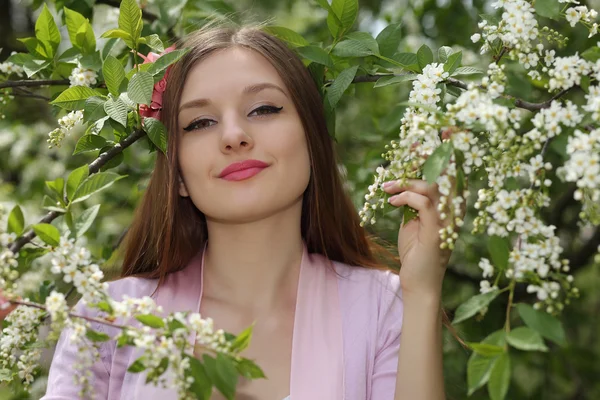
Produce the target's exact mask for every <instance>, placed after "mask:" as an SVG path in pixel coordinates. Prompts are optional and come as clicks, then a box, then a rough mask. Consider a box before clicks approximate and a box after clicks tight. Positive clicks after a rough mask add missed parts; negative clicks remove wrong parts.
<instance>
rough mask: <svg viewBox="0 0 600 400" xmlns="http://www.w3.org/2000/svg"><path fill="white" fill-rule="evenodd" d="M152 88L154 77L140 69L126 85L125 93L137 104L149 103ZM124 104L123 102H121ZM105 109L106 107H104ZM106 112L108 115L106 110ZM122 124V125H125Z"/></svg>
mask: <svg viewBox="0 0 600 400" xmlns="http://www.w3.org/2000/svg"><path fill="white" fill-rule="evenodd" d="M153 90H154V79H153V78H152V75H150V74H149V73H148V72H144V71H140V72H137V73H135V74H134V75H133V76H132V77H131V80H130V81H129V84H128V85H127V95H128V96H129V98H130V99H131V100H133V101H135V102H136V103H137V104H150V101H152V91H153ZM123 106H125V104H123ZM105 109H106V108H105ZM107 114H108V115H110V114H109V113H108V111H107ZM126 124H127V122H125V124H123V126H125V125H126Z"/></svg>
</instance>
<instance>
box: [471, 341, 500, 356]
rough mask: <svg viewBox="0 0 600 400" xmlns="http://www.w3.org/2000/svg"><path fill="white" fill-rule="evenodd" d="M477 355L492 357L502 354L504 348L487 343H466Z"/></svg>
mask: <svg viewBox="0 0 600 400" xmlns="http://www.w3.org/2000/svg"><path fill="white" fill-rule="evenodd" d="M467 344H468V345H469V347H470V348H471V349H472V350H473V351H474V352H475V353H477V354H479V355H481V356H484V357H494V356H498V355H500V354H502V353H504V347H502V346H498V345H495V344H488V343H470V342H468V343H467Z"/></svg>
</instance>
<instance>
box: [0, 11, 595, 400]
mask: <svg viewBox="0 0 600 400" xmlns="http://www.w3.org/2000/svg"><path fill="white" fill-rule="evenodd" d="M43 3H44V2H42V1H27V0H22V1H20V0H0V48H1V49H2V50H1V52H0V63H1V62H2V61H4V60H5V59H6V58H7V57H8V56H9V55H10V54H11V52H13V51H16V52H22V51H26V48H25V46H24V45H23V44H22V43H21V42H19V41H17V38H22V37H28V36H33V35H34V25H35V21H36V18H37V15H39V12H40V10H41V8H40V5H41V4H43ZM45 3H46V4H47V5H48V7H49V8H50V10H51V11H52V12H53V14H54V15H55V16H56V15H57V14H56V12H55V10H56V8H57V7H58V8H60V7H62V5H66V6H68V7H69V8H71V9H74V10H76V11H78V12H80V13H82V14H83V15H85V16H86V17H88V18H90V20H91V22H92V25H93V27H94V30H95V33H96V36H99V35H100V34H101V33H102V32H104V31H106V30H107V29H110V28H113V27H116V25H117V18H118V3H119V2H118V1H117V0H98V1H94V0H58V1H56V2H54V1H47V2H45ZM491 3H492V2H491V1H484V0H414V1H407V0H360V1H359V4H360V12H359V17H358V20H357V28H358V29H360V30H363V31H369V32H371V33H372V34H373V35H376V34H377V33H378V32H379V31H381V30H382V29H383V28H384V27H385V26H386V25H388V24H389V23H392V22H401V23H402V35H403V41H402V43H401V46H402V47H403V51H408V52H416V50H417V49H418V48H419V47H420V46H421V45H422V44H428V45H429V46H430V47H431V48H432V49H434V52H435V51H436V49H437V48H439V47H440V46H442V45H446V46H451V47H452V48H453V49H455V50H462V51H463V65H466V66H477V67H479V68H481V69H483V70H485V69H486V67H487V65H488V64H489V60H490V58H489V55H479V54H478V46H477V45H474V44H473V43H472V42H471V40H470V37H471V35H472V34H474V33H475V32H477V22H478V16H479V14H484V13H493V12H494V9H493V7H492V6H491ZM141 5H142V6H143V7H144V11H145V14H144V15H145V17H146V20H147V21H148V22H149V23H147V24H146V26H145V28H144V29H145V32H144V33H143V35H146V34H149V33H158V34H159V35H161V37H162V38H163V39H167V38H169V37H173V35H177V36H183V35H184V34H185V33H186V32H189V31H191V30H193V29H195V28H197V27H199V26H201V25H202V24H204V23H205V21H206V18H207V17H209V16H211V15H221V14H222V15H231V17H232V18H234V19H238V20H241V21H246V20H250V21H255V22H256V21H258V22H261V21H269V22H270V23H272V24H275V25H281V26H285V27H288V28H291V29H293V30H295V31H297V32H300V33H301V34H303V35H304V37H306V38H307V39H308V40H309V41H310V42H313V43H314V42H327V43H329V42H328V41H329V32H328V29H327V24H326V13H325V12H324V11H323V10H322V9H321V8H319V7H318V5H317V4H316V2H314V1H311V0H189V1H187V2H186V1H182V0H165V1H160V0H154V1H145V0H141ZM587 5H588V7H590V8H594V9H599V8H600V2H598V1H596V2H595V3H588V4H587ZM57 22H59V21H57ZM61 25H62V24H61V23H60V22H59V27H60V26H61ZM561 26H563V27H564V24H563V25H561ZM558 29H559V31H560V29H562V28H560V27H558ZM61 33H62V34H63V36H64V37H65V39H66V41H63V43H62V44H61V46H63V47H64V46H67V45H69V41H68V36H67V33H66V29H64V27H62V28H61ZM562 33H564V34H565V35H567V36H568V37H569V43H568V47H569V48H573V47H575V48H578V49H585V48H587V47H589V46H590V45H592V44H593V43H587V42H589V40H588V39H587V34H588V32H587V31H586V30H585V29H583V28H581V27H580V26H578V27H576V28H574V29H571V28H569V31H568V32H566V31H565V32H562ZM103 43H104V42H103V39H98V48H102V45H103ZM572 46H573V47H572ZM62 50H64V48H61V49H59V52H61V51H62ZM564 50H568V48H567V49H564ZM564 50H562V51H564ZM560 54H561V50H557V55H560ZM569 54H570V53H569ZM511 68H513V67H511ZM514 68H518V66H516V67H514ZM509 76H510V77H511V78H510V79H515V80H518V81H514V82H512V83H513V84H515V85H514V86H515V87H517V90H516V91H515V92H513V93H511V94H513V95H515V96H517V97H521V98H523V99H527V100H528V101H540V100H546V98H547V94H546V96H544V94H543V91H541V90H538V89H537V88H535V87H533V86H532V85H531V84H530V83H529V82H528V81H527V80H525V79H523V78H522V77H524V76H525V74H521V78H519V77H518V76H517V74H514V75H509ZM5 79H6V75H3V74H2V73H1V72H0V82H2V81H4V80H5ZM13 79H14V78H13ZM410 88H411V86H410V83H406V84H402V85H393V86H388V87H383V88H378V89H377V90H373V83H361V84H354V85H352V87H351V89H350V91H349V93H348V94H347V95H346V96H344V98H343V99H342V101H341V103H340V106H339V108H338V111H337V130H336V142H337V143H336V146H337V151H338V154H339V160H340V163H339V167H340V170H341V171H342V173H343V174H344V175H345V176H346V179H347V189H348V191H349V193H350V194H351V196H352V198H353V200H354V202H355V204H356V207H357V210H358V209H359V208H361V207H362V204H363V201H364V194H365V193H366V188H367V186H368V185H369V184H371V183H372V175H373V173H374V171H375V168H376V167H377V166H378V165H380V164H381V163H382V161H383V160H382V158H381V153H382V151H383V149H384V146H385V144H387V143H389V141H390V140H391V139H394V138H396V137H397V132H398V128H399V125H400V119H401V117H402V112H403V106H401V105H399V103H401V102H403V101H406V99H407V97H408V93H409V91H410ZM64 89H65V86H58V87H46V88H43V89H32V90H31V91H29V90H20V91H18V93H17V92H14V91H11V90H0V96H2V97H0V115H2V119H0V203H1V204H3V205H4V206H5V208H6V209H8V210H10V209H11V208H12V206H13V205H14V204H16V203H18V204H20V205H21V206H22V208H23V210H24V213H25V216H26V222H27V223H33V222H35V221H37V220H38V219H39V218H40V217H41V216H42V215H43V214H45V212H44V211H43V210H42V208H41V204H42V197H43V194H44V181H46V180H53V179H56V178H58V177H61V176H62V177H64V176H66V174H67V173H68V172H69V171H71V170H72V169H74V168H76V167H78V166H80V165H82V164H84V163H87V162H89V161H91V160H92V158H93V156H92V155H91V154H89V153H85V154H79V155H75V156H72V155H71V154H72V153H73V149H74V146H75V143H76V141H77V138H78V137H79V136H80V134H82V133H83V132H81V131H80V132H72V133H71V135H70V136H68V137H67V138H66V139H65V141H64V142H63V145H62V147H61V148H58V149H56V148H53V149H49V148H48V144H47V143H46V139H47V138H48V133H49V132H50V131H52V130H53V129H54V128H55V127H56V126H57V123H56V120H57V118H58V117H59V116H60V115H59V116H57V115H56V114H54V112H55V111H53V110H52V108H51V107H50V106H49V105H48V104H47V101H46V100H45V99H44V97H52V95H53V94H55V93H56V92H57V91H61V90H64ZM10 96H14V97H10ZM61 115H62V114H61ZM562 146H564V143H563V144H562ZM560 147H561V144H560V143H558V144H555V145H553V146H552V149H551V151H550V152H549V153H548V157H550V158H554V159H556V160H559V159H560V158H561V157H562V153H563V152H564V150H562V149H561V148H560ZM561 150H562V151H561ZM154 157H155V153H151V152H149V150H148V146H147V144H146V143H145V141H140V142H138V143H136V144H135V145H134V146H132V147H130V148H129V149H127V150H126V151H125V152H124V157H123V161H122V162H121V164H120V165H118V166H117V167H116V168H117V169H118V172H119V173H120V174H127V175H128V178H126V179H123V180H120V181H118V182H117V183H116V184H115V185H114V186H113V187H111V188H110V189H109V190H106V191H103V192H101V193H100V194H98V195H96V196H94V197H92V198H91V199H89V200H87V206H88V207H89V206H90V205H92V204H98V203H100V204H102V206H101V208H100V213H99V216H98V218H97V220H96V223H95V224H94V225H93V226H92V227H91V228H90V230H89V231H88V233H87V234H86V237H87V241H88V244H87V245H88V247H89V248H90V250H91V251H92V253H93V255H94V257H96V258H98V259H104V260H107V259H109V258H110V256H111V254H112V252H113V250H114V248H115V247H116V245H117V243H118V241H119V239H120V237H121V235H122V234H123V232H124V230H125V229H126V227H127V226H128V224H129V222H130V220H131V218H132V211H133V208H134V207H135V205H136V204H137V202H138V200H139V199H140V196H141V194H142V192H143V190H144V187H145V185H146V182H147V179H148V177H149V173H150V171H151V169H152V166H153V162H154ZM554 164H555V165H556V164H559V163H558V162H556V163H554ZM478 185H480V183H479V182H478V181H477V179H473V181H472V182H470V186H471V189H472V190H471V191H472V193H476V189H477V187H478ZM573 191H574V187H573V186H570V185H567V184H562V183H560V182H557V183H556V184H555V185H553V187H552V198H553V202H552V204H551V206H550V207H549V208H548V209H546V214H545V215H544V219H545V220H546V222H547V223H551V224H554V225H555V226H557V227H558V232H560V236H561V240H562V245H563V247H564V248H565V254H564V256H565V258H568V259H569V260H570V264H571V266H572V272H573V275H574V277H575V285H576V286H577V287H579V289H580V291H581V297H580V298H579V299H577V300H576V301H575V302H573V303H572V304H571V305H569V306H567V307H566V309H565V311H564V313H563V315H562V320H563V323H564V327H565V329H566V332H567V338H568V341H569V345H568V346H567V347H565V348H560V347H557V346H556V345H554V344H553V343H549V346H551V351H550V352H548V353H534V352H527V353H525V352H521V353H519V352H515V353H514V356H513V357H512V363H513V368H512V369H513V376H512V378H511V379H512V381H511V388H510V391H509V394H508V396H507V399H511V400H521V399H544V400H555V399H556V400H559V399H560V400H563V399H565V400H566V399H569V400H578V399H600V340H598V336H599V335H600V318H599V316H600V263H599V262H596V263H594V254H595V252H596V249H597V247H598V244H600V230H599V229H598V228H597V227H596V228H594V227H588V226H579V225H578V224H577V223H576V217H577V214H578V213H579V205H578V203H577V202H575V201H574V200H573ZM471 200H472V199H471ZM470 203H471V204H470V205H471V206H472V203H473V201H470ZM83 206H85V204H84V205H83ZM473 216H474V212H473V210H472V209H471V210H470V211H469V217H468V218H467V223H466V224H465V227H464V228H463V233H464V234H463V236H462V237H461V239H459V241H458V243H457V249H456V250H455V252H454V254H453V257H452V259H451V263H450V264H451V265H450V267H449V270H448V273H447V279H446V280H445V284H444V306H445V307H446V309H447V311H448V312H449V313H450V315H452V312H453V310H455V309H456V307H457V306H458V305H459V304H460V303H462V302H463V301H464V300H466V299H467V298H469V297H471V296H472V295H473V294H476V293H477V292H478V291H479V281H480V280H481V276H480V272H481V271H480V270H479V268H478V267H477V262H478V260H479V259H480V258H481V257H484V256H487V243H486V239H485V238H483V237H478V236H474V235H470V234H469V231H470V229H471V225H470V224H469V221H471V220H472V218H473ZM399 221H400V216H399V215H398V214H396V213H390V214H389V215H388V216H387V217H386V218H381V219H380V221H379V222H378V224H377V226H375V227H373V228H369V229H372V230H373V231H374V232H375V233H376V234H378V235H380V236H381V237H382V238H383V239H385V240H388V241H390V242H392V243H393V242H395V240H396V235H397V229H398V223H399ZM38 267H39V268H44V267H45V266H44V265H43V264H41V263H40V265H39V266H38ZM116 273H117V271H115V270H111V269H107V271H106V274H107V275H108V277H111V276H115V274H116ZM35 282H36V281H35V276H32V284H33V285H35V284H36V283H35ZM515 301H516V302H520V301H525V302H532V295H530V294H527V293H526V291H525V288H524V287H521V288H519V290H518V291H517V293H516V299H515ZM505 311H506V304H505V303H503V301H502V300H501V301H496V302H495V303H493V304H492V306H491V307H490V309H489V310H488V313H487V314H486V315H485V317H484V318H479V320H475V319H472V320H469V321H467V322H465V323H462V324H461V325H460V326H458V327H457V329H458V333H459V335H460V336H461V337H462V338H463V339H464V340H466V341H479V340H481V339H483V337H485V336H486V335H487V334H489V333H491V332H493V331H494V330H497V329H500V328H501V327H502V325H503V322H504V313H505ZM444 350H445V377H446V388H447V392H448V398H449V399H466V398H467V384H466V364H467V359H468V356H469V354H470V352H468V351H467V350H465V349H463V348H462V347H461V346H460V345H459V344H458V342H457V341H456V340H455V339H454V338H452V336H451V335H450V334H449V332H447V331H446V332H445V349H444ZM36 385H37V389H35V390H34V393H33V394H32V395H31V396H30V397H28V396H27V395H25V394H23V393H19V392H18V390H17V389H16V388H2V387H0V400H8V399H11V400H14V399H26V398H31V399H37V398H39V397H40V393H43V391H44V385H45V382H44V380H43V379H40V380H39V382H38V383H36ZM470 398H472V399H487V398H488V394H487V392H486V390H485V389H481V390H479V391H477V392H476V393H475V394H473V395H472V396H471V397H470Z"/></svg>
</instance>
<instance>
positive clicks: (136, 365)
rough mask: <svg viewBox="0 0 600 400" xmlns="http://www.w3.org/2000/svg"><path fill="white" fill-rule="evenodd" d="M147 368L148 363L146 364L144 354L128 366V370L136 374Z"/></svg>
mask: <svg viewBox="0 0 600 400" xmlns="http://www.w3.org/2000/svg"><path fill="white" fill-rule="evenodd" d="M145 369H146V365H145V364H144V356H142V357H140V358H138V359H137V360H135V361H134V362H133V363H132V364H131V365H130V366H129V368H127V372H132V373H134V374H136V373H138V372H142V371H144V370H145Z"/></svg>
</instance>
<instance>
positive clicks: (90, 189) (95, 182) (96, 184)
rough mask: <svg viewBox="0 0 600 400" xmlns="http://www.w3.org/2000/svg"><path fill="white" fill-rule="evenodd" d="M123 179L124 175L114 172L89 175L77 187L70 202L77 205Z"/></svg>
mask: <svg viewBox="0 0 600 400" xmlns="http://www.w3.org/2000/svg"><path fill="white" fill-rule="evenodd" d="M125 177H126V175H119V174H116V173H114V172H99V173H96V174H94V175H91V176H89V177H88V178H87V179H86V180H85V181H83V183H82V184H81V185H80V186H79V189H77V191H76V192H75V195H74V196H73V200H72V201H71V202H72V203H79V202H80V201H83V200H85V199H87V198H88V197H90V196H91V195H93V194H95V193H97V192H99V191H101V190H103V189H106V188H107V187H109V186H110V185H112V184H113V183H115V182H116V181H118V180H119V179H123V178H125Z"/></svg>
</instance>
